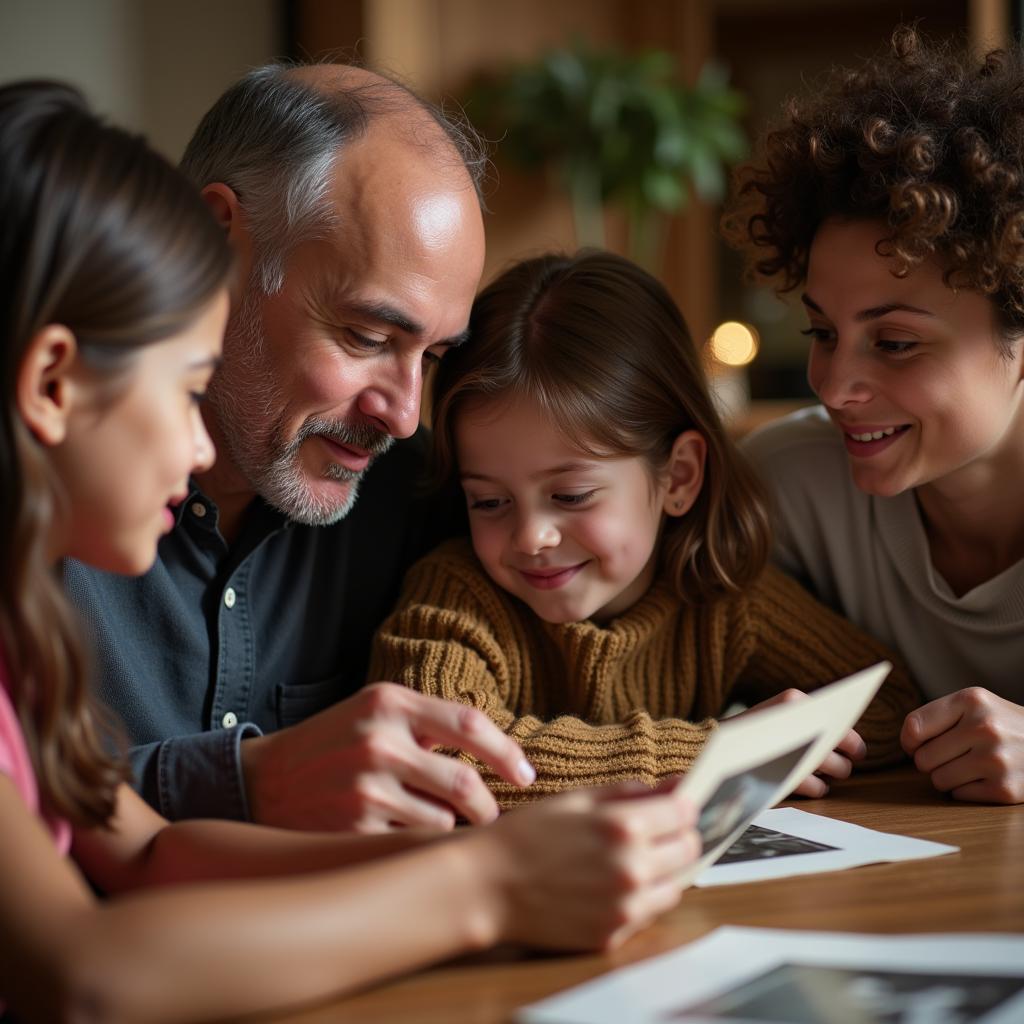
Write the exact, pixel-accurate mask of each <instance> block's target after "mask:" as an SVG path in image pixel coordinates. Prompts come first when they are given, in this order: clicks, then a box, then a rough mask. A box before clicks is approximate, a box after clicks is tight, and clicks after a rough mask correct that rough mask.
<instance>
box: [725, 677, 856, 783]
mask: <svg viewBox="0 0 1024 1024" xmlns="http://www.w3.org/2000/svg"><path fill="white" fill-rule="evenodd" d="M806 696H807V694H806V693H804V692H803V690H794V689H790V690H783V691H782V693H777V694H776V695H775V696H774V697H769V698H768V699H767V700H763V701H761V703H760V704H755V705H754V706H753V707H752V708H748V709H747V710H746V711H744V712H743V714H745V715H748V714H750V712H751V711H757V710H758V709H759V708H767V707H772V706H773V705H775V704H788V703H789V702H790V701H793V700H801V699H803V698H804V697H806ZM867 752H868V748H867V744H866V743H865V742H864V740H862V739H861V737H860V733H858V732H857V730H856V729H851V730H850V731H849V732H848V733H847V734H846V735H845V736H844V737H843V738H842V739H841V740H840V741H839V742H838V743H837V744H836V747H835V749H834V750H833V751H832V752H831V753H830V754H828V755H827V756H826V758H825V760H824V761H822V762H821V764H820V765H818V767H817V768H816V769H815V770H814V772H813V773H812V774H811V775H808V776H807V778H806V779H803V780H802V781H801V782H800V784H799V785H798V786H797V787H796V789H794V790H793V792H792V793H791V794H790V795H791V796H808V797H820V796H826V795H827V794H828V780H829V779H848V778H849V777H850V773H851V772H852V771H853V765H854V762H856V761H863V760H864V757H865V756H866V754H867Z"/></svg>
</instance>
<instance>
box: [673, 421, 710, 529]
mask: <svg viewBox="0 0 1024 1024" xmlns="http://www.w3.org/2000/svg"><path fill="white" fill-rule="evenodd" d="M707 451H708V444H707V441H705V440H704V435H703V434H701V433H699V432H698V431H696V430H684V431H683V432H682V433H681V434H680V435H679V436H678V437H677V438H676V439H675V442H674V443H673V445H672V454H671V455H670V456H669V461H668V467H667V468H666V470H665V474H666V476H667V480H668V489H667V490H666V491H665V499H664V504H663V506H662V507H663V508H664V510H665V514H666V515H670V516H684V515H686V513H687V512H689V511H690V509H691V508H693V503H694V502H695V501H696V500H697V497H698V495H699V494H700V489H701V487H703V486H704V461H705V459H706V457H707Z"/></svg>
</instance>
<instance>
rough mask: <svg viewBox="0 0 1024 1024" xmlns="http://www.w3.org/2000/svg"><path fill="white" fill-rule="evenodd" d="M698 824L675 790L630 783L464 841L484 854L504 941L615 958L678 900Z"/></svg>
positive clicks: (590, 792)
mask: <svg viewBox="0 0 1024 1024" xmlns="http://www.w3.org/2000/svg"><path fill="white" fill-rule="evenodd" d="M666 790H667V791H666ZM695 823H696V813H695V811H694V808H693V806H692V805H691V804H690V803H689V801H687V800H686V799H684V798H682V797H680V796H678V795H676V794H675V793H674V792H672V791H671V790H670V789H669V787H667V786H666V787H661V789H660V790H651V789H649V788H647V787H646V786H644V785H642V784H638V783H625V784H622V785H619V786H610V787H606V788H601V789H582V790H575V791H573V792H570V793H564V794H561V795H559V796H555V797H551V798H548V799H546V800H542V801H539V802H538V803H536V804H532V805H530V806H529V807H523V808H519V809H517V810H514V811H512V812H510V813H509V814H507V815H505V816H504V817H503V818H501V819H500V820H499V821H498V822H496V823H495V824H494V825H491V826H488V827H486V828H483V829H476V830H474V831H473V833H471V834H470V835H469V836H467V837H466V840H465V842H467V843H470V842H475V843H477V844H478V845H479V846H480V847H481V848H480V849H479V850H478V851H476V852H475V855H474V860H475V863H476V864H477V865H479V866H480V867H482V869H483V879H482V881H483V883H484V897H483V899H484V902H485V903H486V902H487V901H488V900H489V901H490V904H491V912H492V913H493V914H494V918H493V920H494V921H495V923H496V932H495V938H496V939H497V940H498V941H505V942H517V943H523V944H526V945H531V946H544V947H547V948H553V949H610V948H613V947H615V946H618V945H619V944H621V943H622V942H623V941H625V939H627V938H628V937H629V936H630V935H632V934H633V933H635V932H636V931H638V930H639V929H641V928H643V927H644V926H645V925H647V924H649V923H650V922H651V921H653V920H654V919H655V918H656V917H657V916H658V915H659V914H662V913H664V912H665V911H666V910H668V909H670V908H671V907H673V906H675V904H676V903H677V902H678V901H679V897H680V895H681V892H682V889H683V884H682V881H681V879H682V875H683V872H684V871H685V869H686V868H687V867H688V866H689V865H690V864H692V863H693V861H694V860H696V858H697V857H698V855H699V853H700V839H699V837H698V835H697V832H696V831H695V828H694V825H695ZM488 893H489V894H490V895H489V896H488Z"/></svg>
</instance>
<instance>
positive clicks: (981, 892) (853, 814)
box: [284, 768, 1024, 1024]
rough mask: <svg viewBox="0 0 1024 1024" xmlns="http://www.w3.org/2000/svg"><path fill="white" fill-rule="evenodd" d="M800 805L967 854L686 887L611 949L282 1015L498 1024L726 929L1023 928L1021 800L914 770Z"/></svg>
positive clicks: (461, 971) (514, 962) (323, 1021)
mask: <svg viewBox="0 0 1024 1024" xmlns="http://www.w3.org/2000/svg"><path fill="white" fill-rule="evenodd" d="M793 806H797V807H800V808H801V809H803V810H806V811H813V812H814V813H816V814H824V815H827V816H829V817H834V818H842V819H844V820H846V821H852V822H855V823H856V824H859V825H865V826H867V827H869V828H875V829H879V830H881V831H885V832H898V833H901V834H903V835H909V836H916V837H918V838H921V839H933V840H936V841H939V842H945V843H951V844H953V845H955V846H959V847H960V852H959V853H954V854H949V855H947V856H944V857H935V858H932V859H930V860H923V861H910V862H905V863H902V864H877V865H871V866H867V867H861V868H853V869H850V870H846V871H834V872H829V873H827V874H820V875H807V876H803V877H798V878H791V879H778V880H775V881H767V882H751V883H747V884H744V885H730V886H721V887H716V888H712V889H690V890H689V891H688V892H686V893H685V894H684V896H683V899H682V902H681V903H680V904H679V906H678V907H677V908H676V909H675V910H674V911H672V912H671V913H669V914H667V915H666V916H665V917H664V918H662V919H661V920H660V921H659V922H658V923H657V924H655V925H654V926H653V927H652V928H650V929H648V930H647V931H646V932H644V933H643V934H641V935H639V936H637V937H636V938H634V939H632V940H631V941H630V942H629V943H627V944H626V945H625V946H624V947H623V948H622V949H620V950H617V951H616V952H615V953H614V954H611V955H607V956H528V955H521V954H516V953H515V952H511V951H499V952H496V953H494V954H491V955H489V956H486V957H479V958H474V959H472V960H463V961H461V962H459V963H456V964H448V965H443V966H441V967H436V968H433V969H431V970H427V971H423V972H420V973H419V974H417V975H414V976H412V977H409V978H405V979H403V980H400V981H397V982H392V983H390V984H387V985H382V986H380V987H378V988H376V989H374V990H372V991H369V992H364V993H362V994H359V995H356V996H352V997H350V998H349V999H346V1000H342V1001H339V1002H337V1003H334V1004H331V1005H330V1006H325V1007H321V1008H318V1009H316V1010H310V1011H307V1012H305V1013H301V1014H292V1015H291V1016H289V1017H287V1018H284V1019H287V1020H289V1021H293V1022H300V1024H327V1022H328V1021H331V1022H334V1021H346V1022H347V1021H351V1022H356V1021H358V1022H360V1024H379V1022H384V1021H388V1022H390V1021H401V1022H403V1024H502V1022H506V1021H509V1020H510V1018H511V1015H512V1013H513V1012H514V1011H515V1009H516V1008H517V1007H520V1006H523V1005H525V1004H527V1003H531V1002H535V1001H536V1000H538V999H542V998H544V997H545V996H548V995H551V994H553V993H554V992H557V991H559V990H561V989H564V988H567V987H569V986H570V985H575V984H578V983H579V982H582V981H585V980H587V979H588V978H592V977H594V976H595V975H598V974H602V973H604V972H606V971H608V970H611V969H612V968H615V967H621V966H624V965H625V964H629V963H632V962H634V961H637V960H642V959H646V958H647V957H651V956H655V955H657V954H659V953H664V952H667V951H668V950H670V949H673V948H674V947H676V946H679V945H681V944H683V943H686V942H690V941H691V940H693V939H696V938H699V937H700V936H702V935H704V934H706V933H707V932H709V931H711V930H712V929H713V928H717V927H718V926H720V925H724V924H735V925H749V926H760V927H771V928H801V929H815V930H830V931H862V932H940V931H941V932H967V931H1004V932H1024V806H1021V807H989V806H981V805H976V804H965V803H958V802H955V801H953V800H949V799H947V798H946V797H943V796H941V795H939V794H937V793H935V792H934V791H933V790H932V789H931V786H930V784H929V782H928V779H927V778H926V777H924V776H921V775H919V774H917V773H916V772H915V771H914V770H913V769H910V768H901V769H898V770H891V771H885V772H879V773H877V774H865V775H863V776H860V777H857V778H854V779H852V780H849V781H847V782H846V783H840V784H838V785H836V786H835V787H834V789H833V792H832V794H831V795H830V796H828V797H826V798H825V799H823V800H810V801H809V800H804V801H797V802H794V803H793ZM415 926H416V925H415V922H413V921H410V922H409V927H411V928H414V927H415ZM368 927H372V924H368Z"/></svg>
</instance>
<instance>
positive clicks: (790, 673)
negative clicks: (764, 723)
mask: <svg viewBox="0 0 1024 1024" xmlns="http://www.w3.org/2000/svg"><path fill="white" fill-rule="evenodd" d="M882 658H889V659H890V660H891V659H892V654H891V653H890V652H889V651H888V650H886V648H884V647H883V646H882V645H881V644H879V643H877V642H876V641H874V640H872V639H871V638H870V637H868V636H867V635H866V634H864V633H862V632H860V630H858V629H857V628H856V627H855V626H852V625H851V624H850V623H848V622H847V621H846V620H845V619H841V618H840V617H839V616H837V615H836V614H834V613H833V612H831V611H829V610H828V609H827V608H825V607H824V606H823V605H821V604H818V603H817V602H816V601H815V600H814V599H813V598H812V597H810V595H809V594H807V592H806V591H804V590H803V589H802V588H801V587H800V586H799V585H798V584H796V583H794V582H793V581H792V580H790V579H789V578H787V577H786V576H783V575H782V574H781V573H780V572H779V571H778V570H775V569H769V570H767V571H766V572H765V574H764V576H763V577H762V578H761V579H760V581H759V582H758V583H757V584H755V585H754V586H753V587H751V588H750V590H748V591H747V592H746V593H744V594H742V595H740V596H737V597H729V598H723V599H721V600H720V601H718V602H715V603H713V604H708V605H702V606H699V607H690V606H687V605H685V604H683V603H682V602H680V600H679V599H678V598H677V597H676V596H675V595H674V594H673V593H672V590H671V588H670V586H669V585H668V584H667V583H666V582H665V581H657V582H655V584H654V585H653V586H652V587H651V589H650V590H649V591H648V592H647V594H646V595H645V596H644V597H643V598H641V599H640V601H638V602H637V603H636V604H635V605H634V606H633V607H632V608H630V609H629V610H628V611H627V612H626V613H625V614H623V615H621V616H619V617H618V618H617V619H614V620H613V621H612V622H610V623H609V624H608V625H607V626H604V627H602V626H598V625H596V624H595V623H593V622H590V621H585V622H574V623H568V624H563V625H552V624H550V623H547V622H544V621H543V620H542V619H540V618H538V617H537V616H536V615H534V613H533V612H532V611H531V610H530V609H529V608H528V607H527V606H526V605H525V604H523V603H522V602H521V601H519V600H518V599H517V598H514V597H512V596H511V595H510V594H508V593H506V592H505V591H504V590H502V589H500V588H499V587H497V586H496V585H495V584H494V583H492V582H491V580H490V579H489V577H488V576H487V575H486V574H485V573H484V572H483V570H482V569H481V567H480V565H479V563H478V562H477V560H476V558H475V556H474V555H473V552H472V549H471V548H470V546H469V543H468V541H465V540H458V541H451V542H449V543H447V544H445V545H443V546H442V547H440V548H438V549H437V550H436V551H434V552H433V553H432V554H430V555H428V556H427V557H426V558H424V559H423V560H421V561H420V562H418V563H417V564H416V565H415V566H413V568H412V569H411V570H410V572H409V575H408V576H407V577H406V580H405V584H404V589H403V593H402V595H401V598H400V600H399V603H398V609H397V610H396V611H395V612H394V614H393V615H392V616H391V617H390V618H389V619H388V620H387V621H386V622H385V623H384V625H383V626H382V627H381V628H380V629H379V630H378V632H377V635H376V637H375V640H374V647H373V654H372V657H371V664H370V678H371V679H390V680H394V681H396V682H399V683H403V684H405V685H406V686H410V687H412V688H413V689H416V690H420V691H422V692H423V693H431V694H436V695H438V696H440V697H446V698H448V699H451V700H457V701H462V702H463V703H467V704H472V705H473V706H474V707H478V708H480V709H481V710H482V711H484V712H486V714H487V715H488V716H489V717H490V718H491V719H492V720H493V721H494V722H496V723H497V724H498V726H499V727H500V728H502V729H503V730H504V731H505V732H507V733H508V734H509V735H510V736H512V737H514V738H515V739H516V740H517V741H518V742H519V743H520V744H522V746H523V749H524V750H525V751H526V755H527V757H528V758H529V759H530V761H531V763H532V764H533V766H534V768H536V770H537V781H536V782H535V783H534V785H533V786H531V787H530V788H529V790H528V791H525V792H524V791H522V790H519V789H516V788H515V787H513V786H510V785H508V784H507V783H504V782H502V781H501V780H500V779H499V778H498V777H497V776H495V775H494V773H493V772H490V771H489V770H487V769H485V768H483V766H481V765H477V767H479V768H480V769H481V772H482V774H483V775H484V778H485V779H486V781H487V783H488V785H490V786H491V788H492V789H493V790H494V791H495V793H496V795H497V797H498V800H499V802H500V803H501V804H502V805H503V806H510V805H512V804H514V803H517V802H520V801H521V800H523V799H528V798H532V797H537V796H541V795H544V794H547V793H553V792H557V791H559V790H563V789H567V788H570V787H573V786H579V785H593V784H599V783H607V782H614V781H620V780H623V779H641V780H643V781H644V782H647V783H649V784H653V783H654V782H656V781H657V780H659V779H661V778H664V777H665V776H668V775H673V774H676V773H679V772H685V771H686V770H687V769H688V768H689V767H690V765H691V764H692V763H693V760H694V758H696V756H697V754H698V753H699V752H700V750H701V747H702V746H703V744H704V741H705V740H706V738H707V736H708V734H709V733H710V731H711V730H712V729H714V728H715V726H716V722H715V717H716V716H718V715H720V714H721V713H722V712H723V710H724V709H725V708H726V706H727V705H728V704H729V703H730V702H731V701H732V700H741V701H744V702H745V703H748V704H753V703H756V702H757V701H760V700H763V699H765V698H766V697H770V696H773V695H774V694H777V693H779V692H781V691H782V690H784V689H787V688H788V687H791V686H794V687H798V688H800V689H804V690H810V689H813V688H814V687H816V686H821V685H823V684H825V683H829V682H832V681H833V680H834V679H838V678H839V677H841V676H843V675H847V674H848V673H850V672H852V671H855V670H856V669H860V668H863V667H865V666H866V665H870V664H872V663H873V662H876V661H878V660H880V659H882ZM920 703H921V698H920V695H919V693H918V692H917V690H916V688H915V687H914V686H913V684H912V683H911V682H910V680H909V678H908V677H907V675H906V673H905V672H904V671H902V670H901V669H899V668H897V670H896V671H895V672H894V673H893V674H892V675H890V677H889V679H888V680H887V681H886V682H885V683H884V684H883V685H882V689H881V691H880V692H879V694H878V696H877V697H876V698H875V700H874V702H873V703H872V704H871V706H870V707H869V708H868V710H867V712H866V713H865V715H864V717H863V718H862V719H861V721H860V723H859V724H858V726H857V728H858V730H859V731H860V733H861V735H862V736H863V738H864V740H865V742H866V743H867V744H868V751H869V757H871V758H872V759H873V760H874V759H881V758H887V757H891V756H893V755H894V754H896V753H897V752H898V750H899V743H898V737H899V731H900V727H901V726H902V724H903V718H904V716H905V715H906V713H907V712H908V711H910V710H912V709H913V708H915V707H918V706H919V705H920Z"/></svg>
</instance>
